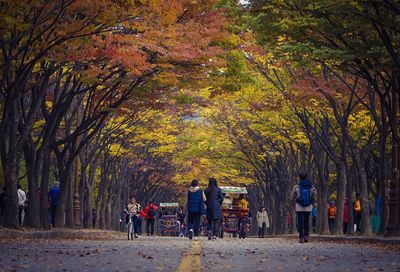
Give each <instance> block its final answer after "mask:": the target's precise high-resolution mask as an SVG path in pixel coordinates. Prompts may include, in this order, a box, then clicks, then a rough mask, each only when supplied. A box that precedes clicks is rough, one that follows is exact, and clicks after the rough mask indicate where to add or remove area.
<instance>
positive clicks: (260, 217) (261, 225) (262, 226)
mask: <svg viewBox="0 0 400 272" xmlns="http://www.w3.org/2000/svg"><path fill="white" fill-rule="evenodd" d="M257 225H258V238H264V234H265V230H266V229H267V228H269V218H268V214H267V210H266V209H265V208H264V207H261V208H260V211H258V212H257Z"/></svg>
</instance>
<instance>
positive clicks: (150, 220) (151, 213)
mask: <svg viewBox="0 0 400 272" xmlns="http://www.w3.org/2000/svg"><path fill="white" fill-rule="evenodd" d="M157 211H158V207H157V206H156V205H154V204H153V202H152V201H149V205H147V207H146V209H145V211H144V213H145V215H146V231H147V236H149V235H150V234H151V235H154V221H155V219H156V214H157Z"/></svg>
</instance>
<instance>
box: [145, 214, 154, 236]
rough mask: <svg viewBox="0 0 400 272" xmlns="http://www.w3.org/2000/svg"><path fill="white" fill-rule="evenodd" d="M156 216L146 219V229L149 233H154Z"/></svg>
mask: <svg viewBox="0 0 400 272" xmlns="http://www.w3.org/2000/svg"><path fill="white" fill-rule="evenodd" d="M154 221H155V219H154V218H149V219H147V220H146V231H147V235H149V234H151V235H153V234H154Z"/></svg>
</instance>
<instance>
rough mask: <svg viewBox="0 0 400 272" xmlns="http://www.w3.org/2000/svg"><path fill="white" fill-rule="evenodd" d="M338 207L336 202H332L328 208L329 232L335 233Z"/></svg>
mask: <svg viewBox="0 0 400 272" xmlns="http://www.w3.org/2000/svg"><path fill="white" fill-rule="evenodd" d="M336 211H337V209H336V205H335V201H333V200H332V201H330V203H329V207H328V223H329V231H330V232H331V233H333V231H334V228H335V217H336Z"/></svg>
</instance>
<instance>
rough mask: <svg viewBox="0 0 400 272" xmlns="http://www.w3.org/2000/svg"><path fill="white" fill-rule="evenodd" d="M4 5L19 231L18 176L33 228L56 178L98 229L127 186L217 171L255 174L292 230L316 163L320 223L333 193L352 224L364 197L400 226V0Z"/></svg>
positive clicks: (4, 78) (256, 195)
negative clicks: (297, 199) (302, 181)
mask: <svg viewBox="0 0 400 272" xmlns="http://www.w3.org/2000/svg"><path fill="white" fill-rule="evenodd" d="M0 8H1V9H0V10H1V11H0V14H1V20H0V33H1V34H0V46H1V49H0V50H1V55H0V72H1V76H0V83H1V86H0V94H1V95H0V156H1V162H0V185H2V187H3V188H4V189H5V193H4V195H3V196H4V198H3V199H4V201H5V203H4V205H3V207H2V217H3V226H4V227H10V228H18V227H19V222H18V196H17V194H16V192H17V185H18V184H20V185H21V186H22V188H23V190H24V191H26V192H27V198H28V202H27V205H26V206H27V208H26V215H25V221H24V226H27V227H33V228H45V229H47V228H49V223H48V194H47V192H48V190H49V188H50V186H51V185H52V184H53V182H54V181H56V180H58V181H59V182H60V189H61V196H60V201H59V205H58V206H57V211H56V222H55V226H56V227H69V228H74V227H85V228H89V227H92V226H91V224H92V221H91V220H89V218H90V217H91V211H92V209H96V210H97V213H98V216H97V222H96V224H97V227H99V228H102V229H116V228H117V223H118V222H117V221H116V220H115V219H116V218H117V217H118V213H119V212H120V210H121V208H122V207H123V205H124V204H125V203H126V202H127V200H128V198H129V196H131V195H134V196H135V197H136V198H137V200H138V202H139V203H142V204H145V203H147V201H149V200H153V201H155V202H157V203H158V202H162V201H172V200H175V199H178V200H179V201H180V202H183V198H184V196H185V191H186V188H187V186H188V184H189V182H190V180H191V179H193V178H197V179H199V180H200V181H201V183H202V185H206V183H207V178H208V177H211V176H213V177H216V178H217V180H218V181H219V183H220V184H227V185H238V186H246V187H247V188H248V190H249V199H250V204H251V208H252V209H253V213H254V212H255V211H256V210H258V209H259V207H260V206H265V207H266V208H267V211H268V214H269V216H270V220H271V222H272V229H271V231H272V233H274V234H282V233H288V232H294V231H295V224H294V220H295V216H294V212H295V211H294V207H293V202H292V200H291V199H290V193H291V190H292V188H293V186H294V184H296V183H297V181H298V173H299V171H300V169H307V170H308V173H309V176H310V178H311V180H312V181H313V183H314V185H315V187H316V189H317V192H318V199H317V207H318V209H319V210H320V212H319V213H318V220H317V222H318V224H317V229H318V232H319V233H320V234H326V233H328V232H329V230H328V217H327V213H326V212H325V207H327V205H328V202H329V201H330V200H335V201H336V205H337V207H338V212H337V214H336V225H335V229H334V233H336V234H341V233H342V229H343V228H342V222H343V206H344V200H345V197H347V198H348V199H349V200H350V202H351V201H354V200H355V196H356V195H357V194H359V195H360V199H361V205H362V225H363V228H362V233H363V234H365V235H370V234H372V233H378V234H385V235H400V230H399V225H400V221H399V218H400V214H399V213H400V205H399V201H400V186H399V167H400V161H399V152H400V150H399V141H400V129H399V127H398V123H399V120H400V118H399V111H398V109H399V104H400V103H399V97H400V96H399V95H400V48H399V46H400V24H399V18H400V4H399V3H398V1H394V0H379V1H377V0H371V1H347V0H345V1H333V0H321V1H314V0H307V1H262V0H249V1H238V0H236V1H235V0H198V1H192V0H140V1H139V0H136V1H116V0H97V1H88V0H51V1H44V0H39V1H25V0H21V1H17V2H16V1H13V0H4V1H3V0H2V1H1V2H0ZM288 213H289V214H290V215H291V216H290V218H291V221H292V222H290V224H288V222H287V220H288ZM351 213H352V209H350V217H349V218H350V226H352V223H353V217H352V216H351ZM374 220H375V221H376V220H379V221H380V224H378V228H375V227H374V224H371V222H372V221H374ZM375 221H374V222H375ZM352 233H353V228H350V230H349V234H352Z"/></svg>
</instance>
